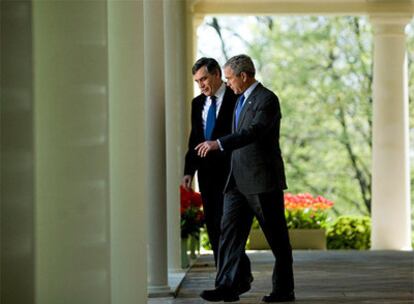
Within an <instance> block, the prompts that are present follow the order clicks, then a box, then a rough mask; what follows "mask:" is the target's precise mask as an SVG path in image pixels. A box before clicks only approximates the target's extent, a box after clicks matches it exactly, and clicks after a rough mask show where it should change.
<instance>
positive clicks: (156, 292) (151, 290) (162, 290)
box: [148, 285, 174, 298]
mask: <svg viewBox="0 0 414 304" xmlns="http://www.w3.org/2000/svg"><path fill="white" fill-rule="evenodd" d="M172 295H174V293H173V291H172V290H171V288H170V286H168V285H162V286H148V297H149V298H161V297H170V296H172Z"/></svg>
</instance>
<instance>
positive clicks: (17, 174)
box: [0, 1, 35, 304]
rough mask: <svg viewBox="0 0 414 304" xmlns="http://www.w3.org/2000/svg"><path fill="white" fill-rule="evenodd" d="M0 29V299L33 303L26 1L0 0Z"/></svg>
mask: <svg viewBox="0 0 414 304" xmlns="http://www.w3.org/2000/svg"><path fill="white" fill-rule="evenodd" d="M0 28H1V31H0V45H1V56H0V60H1V62H0V75H1V77H0V81H1V82H0V91H1V98H0V233H1V235H0V271H1V280H0V303H16V304H20V303H24V304H34V303H35V301H34V295H35V290H34V288H35V284H34V283H35V282H34V271H35V267H34V260H35V252H34V246H33V244H34V241H35V234H34V223H35V221H34V219H35V218H34V217H35V214H34V211H35V188H34V158H35V151H34V132H33V126H34V110H35V109H34V100H33V49H32V41H33V26H32V3H31V1H1V2H0Z"/></svg>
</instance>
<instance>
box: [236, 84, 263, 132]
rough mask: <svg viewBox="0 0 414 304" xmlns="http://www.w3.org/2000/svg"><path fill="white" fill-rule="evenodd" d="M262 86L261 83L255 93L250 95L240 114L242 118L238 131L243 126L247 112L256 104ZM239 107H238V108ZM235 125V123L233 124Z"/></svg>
mask: <svg viewBox="0 0 414 304" xmlns="http://www.w3.org/2000/svg"><path fill="white" fill-rule="evenodd" d="M261 86H262V84H261V83H259V84H258V85H257V86H256V87H255V88H254V90H253V92H252V93H251V94H250V96H249V97H248V98H247V99H246V101H245V103H246V104H245V105H244V106H243V108H242V110H241V112H240V118H239V122H238V124H237V130H238V129H240V126H241V125H242V123H243V121H244V118H245V116H246V112H247V111H248V109H249V108H250V107H251V106H252V104H253V103H254V101H255V100H256V96H257V94H258V92H259V91H260V88H261ZM236 107H237V106H236ZM233 119H234V118H233ZM233 124H234V123H233Z"/></svg>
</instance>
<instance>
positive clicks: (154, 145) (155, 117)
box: [143, 1, 170, 295]
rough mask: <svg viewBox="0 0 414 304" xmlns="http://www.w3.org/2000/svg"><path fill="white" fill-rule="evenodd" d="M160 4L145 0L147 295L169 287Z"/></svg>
mask: <svg viewBox="0 0 414 304" xmlns="http://www.w3.org/2000/svg"><path fill="white" fill-rule="evenodd" d="M163 20H164V17H163V1H144V52H145V53H144V56H145V64H144V74H145V131H146V134H145V135H146V136H145V142H144V143H143V144H144V145H145V148H146V149H147V155H148V157H147V159H146V172H147V184H146V187H147V191H148V222H149V227H148V292H149V294H150V295H151V294H162V293H167V292H169V291H170V288H169V286H168V270H167V269H168V260H167V218H166V213H167V210H166V195H165V191H166V184H165V183H166V178H165V173H166V170H165V90H164V85H165V83H164V43H163V41H164V33H163V32H164V31H163V29H164V27H163V24H164V22H163Z"/></svg>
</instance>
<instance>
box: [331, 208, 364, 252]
mask: <svg viewBox="0 0 414 304" xmlns="http://www.w3.org/2000/svg"><path fill="white" fill-rule="evenodd" d="M326 241H327V247H328V249H359V250H363V249H369V248H370V247H371V219H370V218H369V217H362V216H340V217H338V218H337V219H336V221H335V222H334V224H333V225H332V226H330V228H329V229H328V233H327V240H326Z"/></svg>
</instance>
